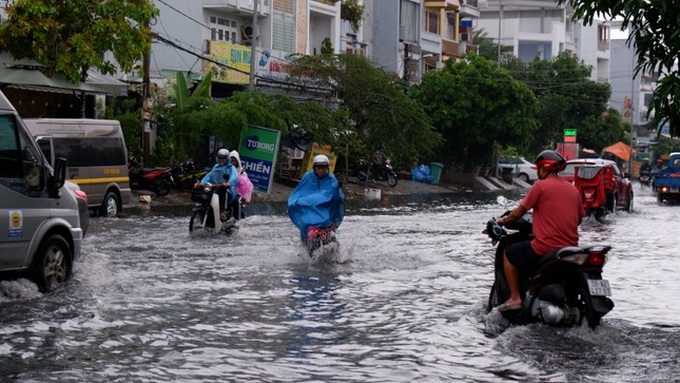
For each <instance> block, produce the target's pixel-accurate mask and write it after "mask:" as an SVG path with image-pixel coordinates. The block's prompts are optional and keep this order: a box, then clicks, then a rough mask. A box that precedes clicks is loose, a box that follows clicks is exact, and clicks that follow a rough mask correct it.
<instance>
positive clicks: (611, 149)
mask: <svg viewBox="0 0 680 383" xmlns="http://www.w3.org/2000/svg"><path fill="white" fill-rule="evenodd" d="M605 152H606V153H611V154H613V155H615V156H617V157H619V158H620V159H622V160H624V161H628V160H629V159H630V147H629V146H628V145H626V144H624V143H623V142H621V141H619V142H617V143H615V144H614V145H611V146H607V147H606V148H604V149H602V153H605Z"/></svg>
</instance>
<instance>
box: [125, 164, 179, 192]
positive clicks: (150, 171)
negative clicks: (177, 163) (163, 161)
mask: <svg viewBox="0 0 680 383" xmlns="http://www.w3.org/2000/svg"><path fill="white" fill-rule="evenodd" d="M128 173H129V177H130V188H131V189H133V190H149V191H152V192H154V193H155V194H156V195H157V196H160V197H162V196H166V195H168V194H170V189H171V188H172V186H173V185H174V183H175V181H174V179H173V177H172V173H171V168H165V167H158V168H143V167H139V164H138V163H137V161H135V160H133V159H131V160H129V161H128Z"/></svg>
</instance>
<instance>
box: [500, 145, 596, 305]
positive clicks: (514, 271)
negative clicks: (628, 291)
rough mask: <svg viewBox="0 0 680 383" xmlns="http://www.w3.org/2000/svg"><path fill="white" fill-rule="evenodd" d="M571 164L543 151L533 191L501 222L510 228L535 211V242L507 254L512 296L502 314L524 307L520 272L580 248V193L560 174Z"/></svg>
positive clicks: (517, 245)
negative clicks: (546, 258)
mask: <svg viewBox="0 0 680 383" xmlns="http://www.w3.org/2000/svg"><path fill="white" fill-rule="evenodd" d="M566 163H567V161H566V160H565V159H564V157H562V156H561V155H560V154H559V153H557V152H555V151H552V150H545V151H543V152H541V153H540V154H539V155H538V157H537V158H536V161H534V164H535V165H536V171H537V173H538V181H536V183H534V185H533V186H532V187H531V189H529V192H528V193H527V195H526V196H525V197H524V199H523V200H522V202H521V203H520V205H519V206H518V207H517V208H515V209H514V210H513V211H512V212H511V213H510V214H509V215H507V216H505V217H502V218H500V219H498V224H499V225H506V224H509V223H511V222H514V221H516V220H518V219H520V218H522V217H523V216H524V214H526V212H527V211H529V210H531V209H533V210H534V214H533V228H532V230H533V236H534V237H533V239H532V240H529V241H524V242H518V243H514V244H512V245H510V246H508V248H507V249H506V251H505V257H504V264H503V266H504V267H503V269H504V271H505V277H506V279H507V283H508V287H509V289H510V297H509V298H508V300H507V301H505V302H504V303H503V304H501V305H500V306H499V307H498V310H499V311H509V310H518V309H521V308H522V297H521V295H520V288H519V272H520V271H522V270H526V269H529V268H531V267H532V265H535V264H536V263H537V262H538V261H539V260H540V259H541V257H542V256H544V255H545V254H547V253H549V252H551V251H553V250H556V249H560V248H563V247H567V246H578V239H579V237H578V225H579V224H581V220H582V219H583V217H584V216H585V210H584V207H583V203H582V202H581V195H580V193H579V191H578V190H577V189H576V188H575V187H574V185H572V184H571V183H569V181H567V180H565V179H564V178H561V177H560V176H558V175H557V174H558V173H559V172H560V171H562V170H564V168H565V166H566Z"/></svg>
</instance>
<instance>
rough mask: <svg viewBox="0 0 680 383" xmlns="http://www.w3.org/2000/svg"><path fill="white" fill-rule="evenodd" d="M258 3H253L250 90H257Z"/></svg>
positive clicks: (255, 0)
mask: <svg viewBox="0 0 680 383" xmlns="http://www.w3.org/2000/svg"><path fill="white" fill-rule="evenodd" d="M258 3H259V0H254V1H253V38H252V39H250V84H249V86H248V88H249V89H250V90H254V89H255V46H256V45H257V36H258V35H259V33H258V32H259V28H258V27H257V13H258V8H259V5H258Z"/></svg>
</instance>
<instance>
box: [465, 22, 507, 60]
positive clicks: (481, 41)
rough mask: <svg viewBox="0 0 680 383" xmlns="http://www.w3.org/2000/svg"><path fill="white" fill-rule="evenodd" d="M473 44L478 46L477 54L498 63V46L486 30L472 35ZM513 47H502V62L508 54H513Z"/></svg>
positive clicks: (479, 30)
mask: <svg viewBox="0 0 680 383" xmlns="http://www.w3.org/2000/svg"><path fill="white" fill-rule="evenodd" d="M472 36H473V37H472V44H475V45H476V46H477V54H478V55H480V56H482V57H484V58H485V59H487V60H491V61H496V62H497V61H498V44H496V43H494V42H493V38H491V37H489V33H488V32H487V31H486V30H485V29H484V28H479V29H475V31H474V33H473V35H472ZM512 51H513V47H512V45H501V61H503V58H504V57H507V55H508V54H512Z"/></svg>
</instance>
